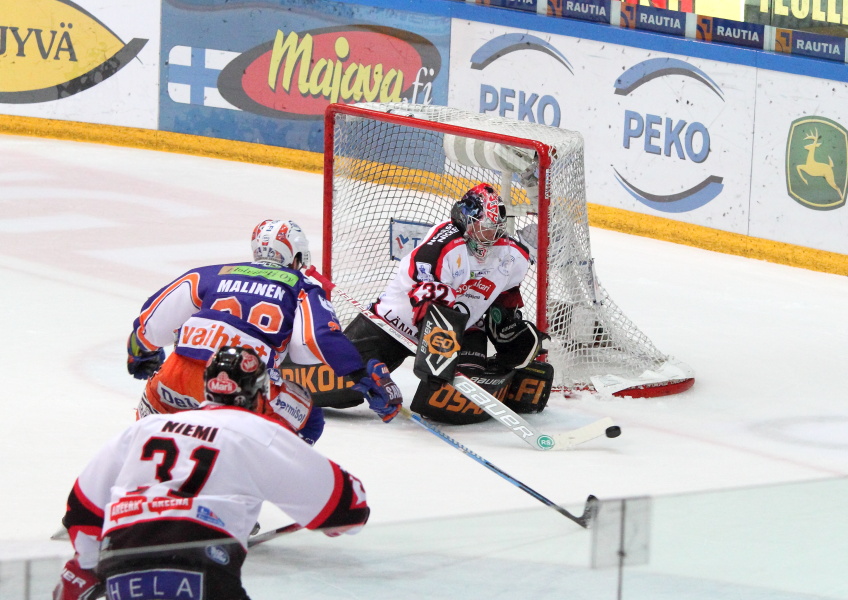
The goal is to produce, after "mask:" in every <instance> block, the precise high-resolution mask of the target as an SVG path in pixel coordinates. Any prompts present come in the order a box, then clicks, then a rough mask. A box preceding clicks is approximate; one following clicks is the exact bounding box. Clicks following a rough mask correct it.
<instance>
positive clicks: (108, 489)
mask: <svg viewBox="0 0 848 600" xmlns="http://www.w3.org/2000/svg"><path fill="white" fill-rule="evenodd" d="M203 379H204V387H205V390H206V398H207V401H206V402H204V404H203V405H201V407H200V409H198V410H190V411H182V412H179V413H176V414H163V415H151V416H149V417H147V418H144V419H141V420H139V421H137V422H136V423H134V424H133V425H132V426H130V427H129V428H128V429H126V430H125V431H124V432H123V433H122V434H120V435H119V436H117V437H116V438H114V439H113V440H112V441H110V442H109V443H108V444H107V445H106V446H105V447H104V448H103V449H102V450H101V451H100V452H98V453H97V455H96V456H95V457H94V458H93V459H92V460H91V462H90V463H89V464H88V466H87V467H86V468H85V469H84V470H83V472H82V474H81V475H80V476H79V478H78V479H77V481H76V483H75V485H74V487H73V490H72V491H71V494H70V496H69V498H68V508H67V512H66V514H65V517H64V519H63V523H64V525H65V527H66V528H67V529H68V531H69V533H70V536H71V540H72V542H73V544H74V548H75V550H76V556H75V558H74V559H72V560H70V561H68V563H67V565H66V567H65V570H64V572H63V573H62V578H61V580H60V583H59V585H58V586H57V588H56V591H55V592H54V600H72V599H78V598H80V599H82V598H94V597H96V596H97V594H99V593H103V586H105V593H106V595H107V598H109V599H110V600H111V599H117V598H120V599H121V600H125V599H126V598H135V597H141V596H139V595H138V594H142V593H147V592H150V590H153V589H154V587H155V589H156V590H157V591H158V595H157V594H152V595H150V596H144V597H145V598H146V597H159V596H162V597H172V596H176V594H174V592H175V591H176V590H178V589H182V590H183V592H184V593H183V595H180V596H179V597H186V598H196V599H199V598H206V599H207V600H209V599H212V598H228V599H246V598H247V595H246V593H245V591H244V589H243V588H242V586H241V566H242V563H243V562H244V559H245V557H246V553H247V540H248V536H249V535H250V532H251V529H252V528H253V525H254V523H255V522H256V518H257V517H258V515H259V511H260V507H261V505H262V502H263V501H268V502H271V503H273V504H275V505H276V506H278V507H279V508H280V509H281V510H283V511H284V512H285V513H287V514H288V515H289V516H290V517H291V518H292V519H293V520H294V521H295V522H297V523H299V524H300V525H302V526H303V527H306V528H307V529H320V530H322V531H324V533H326V534H328V535H331V536H335V535H339V534H340V533H354V532H356V531H358V530H359V529H360V528H361V527H362V526H363V525H364V524H365V522H366V521H367V520H368V515H369V511H370V509H369V507H368V503H367V501H366V495H365V491H364V489H363V487H362V484H361V483H360V481H359V480H358V479H357V478H356V477H354V476H353V475H351V474H349V473H347V472H346V471H344V470H343V469H342V468H341V467H339V466H338V465H337V464H336V463H334V462H332V461H330V460H328V459H327V458H325V457H324V456H322V455H321V454H319V453H318V452H317V451H315V450H314V449H313V448H312V447H311V446H309V445H308V444H304V443H303V442H302V441H301V440H300V439H299V438H298V437H297V436H296V435H295V434H294V433H292V432H290V431H289V430H287V429H285V428H283V427H280V426H279V424H278V423H277V422H276V421H273V420H271V419H269V418H268V417H265V416H263V415H260V414H257V413H256V412H255V411H256V410H257V406H258V404H259V402H260V401H261V400H262V399H263V398H266V397H267V393H268V376H267V372H266V369H265V363H264V361H263V360H261V359H260V357H259V355H258V354H257V353H256V352H255V351H254V350H253V349H252V348H249V347H232V346H225V347H222V348H221V349H219V350H218V351H217V352H216V353H215V354H214V355H213V356H212V358H211V359H210V361H209V363H208V365H207V367H206V370H205V372H204V378H203ZM210 590H214V593H212V592H210ZM133 594H137V595H133ZM168 594H171V595H168Z"/></svg>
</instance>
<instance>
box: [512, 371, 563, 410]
mask: <svg viewBox="0 0 848 600" xmlns="http://www.w3.org/2000/svg"><path fill="white" fill-rule="evenodd" d="M553 385H554V367H553V365H550V364H548V363H543V362H539V361H533V362H531V363H530V364H529V365H527V366H526V367H524V368H523V369H518V370H517V371H516V372H515V376H514V377H513V378H512V382H511V383H510V386H509V391H508V392H507V395H506V398H504V401H503V403H504V404H506V405H507V406H508V407H509V408H511V409H512V410H514V411H515V412H517V413H525V414H527V413H539V412H542V411H543V410H544V409H545V406H547V404H548V398H550V395H551V389H552V388H553Z"/></svg>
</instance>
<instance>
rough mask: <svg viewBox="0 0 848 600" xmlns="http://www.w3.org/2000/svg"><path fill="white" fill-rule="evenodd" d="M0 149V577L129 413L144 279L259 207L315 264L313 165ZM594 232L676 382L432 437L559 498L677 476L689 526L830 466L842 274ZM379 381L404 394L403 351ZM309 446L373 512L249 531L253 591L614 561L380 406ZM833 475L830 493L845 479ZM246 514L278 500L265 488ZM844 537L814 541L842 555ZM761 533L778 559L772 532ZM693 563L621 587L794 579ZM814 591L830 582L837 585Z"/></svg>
mask: <svg viewBox="0 0 848 600" xmlns="http://www.w3.org/2000/svg"><path fill="white" fill-rule="evenodd" d="M0 155H2V156H3V161H2V163H0V207H2V212H0V274H2V294H0V307H2V310H0V331H2V332H3V340H4V343H3V344H2V348H0V365H2V373H3V375H2V382H3V386H2V387H3V394H2V401H0V451H2V456H3V460H2V461H0V481H2V482H3V484H2V485H3V488H2V494H0V559H2V560H3V561H6V562H4V563H3V566H2V570H0V575H3V574H4V573H6V574H8V573H11V572H12V571H14V569H15V563H14V562H13V561H12V559H13V558H22V557H34V556H44V555H54V556H60V557H61V556H67V555H68V554H69V553H70V546H69V545H68V544H67V542H50V541H48V538H49V536H50V535H51V534H52V533H54V531H56V529H57V528H58V527H59V526H60V522H59V519H60V518H61V516H62V514H63V512H64V507H65V500H66V498H67V494H68V492H69V490H70V488H71V486H72V484H73V481H74V479H75V477H76V475H77V473H78V472H79V470H80V469H81V468H82V466H83V465H84V464H85V463H86V461H87V460H88V458H89V457H90V456H91V455H92V454H93V452H94V451H95V450H96V449H97V448H98V447H99V446H100V445H101V444H102V443H104V442H105V441H106V440H107V439H108V438H109V437H111V436H113V435H114V434H116V433H117V432H118V431H119V430H121V429H122V428H123V427H125V426H126V425H128V424H129V423H130V422H131V421H132V420H133V418H134V415H133V410H134V408H135V405H136V403H137V400H138V397H139V394H140V392H141V387H142V384H141V382H138V381H136V380H134V379H132V378H131V377H130V376H129V375H127V373H126V370H125V343H126V338H127V335H128V334H129V331H130V327H131V325H132V321H133V319H134V317H135V316H136V315H137V311H138V309H139V308H140V307H141V304H142V303H143V301H144V300H145V299H146V298H147V297H148V296H149V295H150V294H152V293H153V292H154V291H156V290H157V289H158V288H159V287H161V286H162V285H163V284H165V283H167V282H168V281H170V280H171V279H172V278H174V277H176V276H177V275H179V274H181V273H182V272H184V271H186V270H188V269H190V268H193V267H196V266H199V265H203V264H213V263H217V262H224V261H228V260H247V259H248V257H249V241H248V240H249V234H250V231H251V230H252V228H253V226H254V225H255V224H256V223H258V222H259V221H261V220H262V219H265V218H284V219H293V220H295V221H297V222H298V223H299V224H300V225H301V226H302V227H303V228H304V230H305V231H306V233H307V235H308V236H309V238H310V241H311V249H312V252H313V261H314V262H315V264H317V265H320V264H321V263H320V260H321V235H322V232H321V177H320V176H318V175H314V174H307V173H301V172H296V171H288V170H284V169H278V168H272V167H265V166H257V165H249V164H242V163H237V162H228V161H221V160H213V159H204V158H198V157H190V156H182V155H177V154H168V153H158V152H150V151H143V150H135V149H127V148H120V147H112V146H104V145H96V144H83V143H75V142H65V141H57V140H43V139H35V138H24V137H14V136H0ZM588 192H589V198H590V200H591V196H592V194H591V190H588ZM774 201H775V202H780V201H782V199H780V198H776V199H774ZM786 201H787V202H789V199H786ZM826 216H827V215H826V214H824V213H823V214H822V217H823V218H824V217H826ZM592 244H593V255H594V257H595V261H596V265H597V270H598V276H599V278H600V280H601V281H602V282H603V284H604V286H605V287H606V289H607V290H608V292H609V293H610V296H611V297H612V298H613V299H614V300H615V302H616V303H617V304H618V305H619V306H620V307H621V308H622V309H623V310H624V312H625V314H626V315H627V316H628V317H629V318H630V319H631V320H633V321H634V322H635V323H636V324H637V325H638V326H639V328H640V329H641V330H642V331H644V332H645V333H646V334H647V335H648V336H649V337H650V338H651V340H652V341H653V342H654V343H655V344H656V346H657V347H658V348H659V349H660V350H662V351H663V352H666V353H668V354H672V355H674V356H676V357H678V358H680V359H681V360H683V361H685V362H686V363H688V364H689V365H691V366H692V367H693V368H694V369H695V371H696V377H697V381H696V384H695V386H694V388H692V389H691V390H690V391H688V392H686V393H684V394H681V395H678V396H671V397H666V398H658V399H640V400H633V399H612V398H602V397H597V396H591V395H588V394H583V395H580V396H578V397H577V398H572V399H565V398H562V397H554V398H552V399H551V401H550V403H549V408H548V409H547V410H545V411H544V412H543V413H541V414H540V415H533V416H530V417H529V420H532V422H534V423H535V424H537V425H538V426H539V427H540V428H541V429H543V430H545V431H546V432H547V431H550V432H557V431H561V430H564V429H569V428H573V427H577V426H579V425H583V424H586V423H588V422H590V421H592V420H594V419H596V418H599V417H601V416H611V417H612V418H613V419H614V420H615V421H616V423H617V424H619V425H620V426H621V428H622V431H623V433H622V435H621V436H620V437H618V438H616V439H598V440H595V441H592V442H590V443H587V444H585V445H584V446H582V447H580V448H578V449H576V450H573V451H569V452H549V453H544V452H536V451H533V450H532V449H530V448H529V447H528V446H526V445H525V444H524V443H522V442H521V441H520V440H518V439H517V438H516V437H514V436H512V435H511V434H510V433H508V432H507V431H506V430H505V429H503V428H501V427H499V426H498V425H496V424H494V423H484V424H480V425H474V426H466V427H445V428H444V429H445V430H446V431H447V432H448V433H449V434H450V435H451V436H453V437H455V438H456V439H457V440H459V441H460V442H462V443H463V444H465V445H466V446H468V447H470V448H471V449H472V450H474V451H475V452H477V453H478V454H481V455H482V456H483V457H485V458H486V459H488V460H489V461H491V462H492V463H494V464H495V465H497V466H498V467H500V468H501V469H503V470H505V471H506V472H508V473H509V474H510V475H512V476H514V477H516V478H517V479H519V480H521V481H523V482H524V483H525V484H527V485H529V486H530V487H532V488H534V489H535V490H537V491H538V492H540V493H541V494H543V495H544V496H546V497H548V498H550V499H552V500H553V501H555V502H557V503H559V504H561V505H563V506H566V507H569V508H570V509H571V508H573V509H574V510H575V511H577V512H579V511H580V510H582V503H583V502H584V501H585V499H586V497H587V495H589V494H595V495H596V496H598V497H599V498H601V499H616V498H626V497H633V496H654V497H657V498H660V499H661V498H668V497H670V496H673V495H680V494H684V495H683V496H677V498H678V499H681V498H682V500H680V501H681V502H683V500H686V499H687V498H691V499H692V500H691V501H688V502H683V504H681V505H680V506H681V508H680V510H679V515H680V519H681V524H680V525H679V526H678V529H680V528H681V527H683V524H682V523H685V522H686V521H691V522H697V523H698V524H699V525H698V527H697V531H698V532H699V535H701V536H710V535H715V536H718V537H720V533H721V532H722V531H723V529H722V527H724V524H723V523H721V522H718V523H714V524H712V523H711V524H709V525H710V526H705V525H704V523H703V521H702V520H701V519H702V517H700V516H699V512H698V511H699V509H700V508H701V506H700V505H699V503H698V502H697V501H696V500H695V499H697V498H701V499H703V498H710V497H712V496H710V495H709V494H706V495H699V494H692V493H695V492H709V493H711V494H715V493H718V492H720V491H722V490H733V489H737V488H743V487H752V488H754V491H756V488H757V487H761V486H767V485H771V484H777V483H792V482H814V481H818V480H827V479H832V478H840V477H842V478H844V477H845V476H846V474H848V402H846V400H845V390H846V389H848V370H846V367H845V360H846V355H848V352H846V351H848V319H846V308H848V279H846V278H845V277H841V276H836V275H829V274H824V273H817V272H812V271H806V270H802V269H796V268H791V267H786V266H782V265H775V264H770V263H765V262H761V261H755V260H749V259H744V258H740V257H735V256H728V255H723V254H719V253H714V252H708V251H704V250H699V249H695V248H689V247H685V246H677V245H674V244H669V243H665V242H660V241H656V240H651V239H646V238H639V237H633V236H628V235H624V234H620V233H616V232H610V231H604V230H599V229H592ZM364 268H367V265H364ZM396 379H397V380H398V381H399V383H400V385H401V387H402V389H403V391H404V393H405V394H406V395H407V397H410V398H411V396H412V393H413V390H414V388H415V385H416V379H415V377H414V376H413V375H412V372H411V366H409V365H405V366H404V367H402V368H401V370H400V371H398V373H397V376H396ZM317 448H318V449H319V450H320V451H322V452H323V453H325V454H326V455H327V456H329V457H331V458H333V459H334V460H336V461H337V462H339V463H340V464H342V465H343V466H345V467H346V468H347V469H349V470H350V471H351V472H353V473H354V474H356V475H357V476H359V477H360V478H361V479H362V481H363V482H364V484H365V487H366V489H367V491H368V496H369V502H370V504H371V506H372V507H373V513H372V519H371V522H370V524H369V527H367V528H366V529H365V531H363V532H362V533H361V534H360V535H358V536H347V537H344V538H341V539H327V538H324V536H321V535H320V534H313V533H309V532H301V533H297V534H294V535H292V536H289V537H286V538H282V539H280V540H277V541H274V542H270V543H268V544H266V545H264V546H260V547H258V548H257V549H256V550H255V551H254V552H253V553H252V555H251V558H250V559H249V560H248V563H247V567H246V573H247V577H248V583H247V586H248V590H249V591H250V592H251V593H252V595H253V596H254V598H255V599H261V598H276V597H281V595H282V594H283V593H286V594H288V593H290V592H292V591H293V590H299V591H301V592H302V593H301V594H300V596H301V597H309V598H325V597H326V598H330V597H333V598H389V597H393V598H394V597H397V598H400V597H404V598H415V597H420V598H428V597H433V598H436V597H441V598H444V597H451V596H453V597H462V598H498V597H504V598H506V597H508V598H511V599H516V598H525V597H526V598H529V597H538V596H541V595H546V594H547V595H548V596H549V597H566V594H567V593H568V594H569V595H568V596H567V597H570V598H581V597H587V598H588V597H591V598H613V597H615V593H616V585H617V575H616V573H615V572H614V571H609V570H601V571H587V570H586V568H585V567H586V565H587V564H588V563H587V562H586V561H587V557H588V555H589V546H590V542H591V540H590V534H589V533H588V532H585V531H583V530H581V529H580V528H578V527H577V526H575V525H574V524H573V523H571V522H570V521H568V520H566V519H564V518H563V517H562V516H560V515H558V514H556V513H555V512H554V511H551V510H550V509H548V508H546V507H544V506H543V505H542V504H540V503H539V502H538V501H537V500H535V499H534V498H532V497H531V496H530V495H528V494H526V493H524V492H522V491H521V490H519V489H518V488H517V487H515V486H512V485H510V484H509V483H507V482H506V481H505V480H503V479H501V478H499V477H497V476H496V475H494V474H493V473H491V472H490V471H488V470H486V469H485V468H483V467H481V466H480V465H479V464H477V463H475V462H474V461H472V460H470V459H469V458H468V457H466V456H464V455H462V454H461V453H460V452H458V451H456V450H455V449H453V448H452V447H450V446H449V445H448V444H445V443H442V442H440V441H439V440H438V439H437V438H435V437H434V436H432V435H428V434H427V433H426V432H424V431H421V430H420V429H419V428H418V427H417V426H415V425H414V424H412V423H409V422H406V421H403V420H401V419H397V420H396V421H395V422H393V423H390V424H388V425H386V424H383V423H382V422H380V421H379V420H377V419H376V418H375V416H374V415H373V414H372V413H370V411H368V410H367V409H365V408H363V407H358V408H355V409H349V410H346V411H328V415H327V428H326V431H325V433H324V436H323V437H322V438H321V440H320V441H319V442H318V445H317ZM809 485H810V486H814V485H817V484H814V483H811V484H809ZM763 489H772V488H768V487H767V488H763ZM840 490H841V491H840ZM832 493H836V494H837V496H838V494H839V493H841V494H842V496H838V497H840V498H841V499H842V501H843V502H842V504H841V505H842V506H844V505H845V502H844V500H845V499H846V495H845V486H844V485H843V486H842V487H841V488H837V491H836V492H832ZM748 497H749V498H751V499H752V500H751V501H752V502H754V503H755V505H756V506H757V507H758V508H759V512H758V513H757V514H759V515H761V516H763V517H764V518H766V519H772V520H773V521H774V522H775V523H778V522H781V520H783V519H784V518H785V514H784V513H783V512H782V511H780V510H779V509H778V508H774V509H772V508H771V506H772V505H774V506H776V507H777V506H779V504H775V503H773V502H771V501H770V500H769V498H772V499H773V498H779V497H782V493H781V492H775V493H774V496H769V495H767V494H766V495H762V494H753V495H752V496H748ZM668 501H672V500H668ZM656 506H657V507H659V506H660V500H659V499H658V500H657V504H656ZM771 510H774V512H773V513H770V512H769V511H771ZM809 510H810V511H812V513H813V515H814V516H815V515H816V514H817V513H816V507H815V505H811V506H810V509H809ZM827 514H829V513H822V517H821V518H825V516H826V515H827ZM261 521H262V524H263V526H264V527H265V528H271V527H276V526H279V525H283V524H285V523H286V522H287V520H286V518H285V516H284V515H282V514H280V513H279V511H276V509H268V510H266V511H265V513H263V518H262V520H261ZM844 522H845V519H844V518H843V519H842V523H843V524H844ZM843 527H844V525H843ZM672 529H673V528H672ZM803 534H804V532H803V531H796V532H794V533H792V532H790V534H789V535H790V538H789V539H790V540H791V539H793V538H792V537H791V536H793V535H794V536H796V537H797V538H801V537H803ZM657 535H658V536H659V535H660V534H659V532H658V533H657ZM845 537H848V536H843V537H842V538H841V539H842V540H843V541H842V542H841V544H840V542H839V538H837V537H836V536H834V537H833V539H830V540H829V541H827V543H829V544H831V545H832V546H833V548H832V553H831V554H833V555H834V556H836V557H840V556H841V563H839V564H842V565H843V566H844V565H845V564H848V549H847V548H846V546H845V542H844V540H845ZM702 540H703V538H701V540H700V541H702ZM692 543H693V544H697V543H699V540H698V539H695V540H692ZM692 547H693V548H694V547H696V546H694V545H693V546H692ZM758 551H760V552H763V551H765V552H767V553H772V554H770V555H769V554H767V555H766V556H767V557H769V559H770V560H771V562H772V563H775V564H785V565H791V564H792V561H791V560H790V558H789V557H790V555H791V551H792V547H791V544H790V545H789V546H788V547H787V546H780V545H779V544H772V545H769V546H768V547H766V548H762V547H761V548H758ZM686 552H688V551H687V550H686V549H685V548H681V556H683V555H685V553H686ZM693 556H695V555H693ZM693 560H698V561H700V560H702V559H700V558H693ZM10 561H11V562H10ZM54 562H55V561H54ZM60 563H61V561H59V564H60ZM682 563H683V564H685V563H686V561H682ZM835 564H836V563H835ZM711 566H712V565H711ZM689 567H690V569H689V571H686V569H682V570H681V571H679V574H678V573H672V572H670V571H669V572H666V573H665V574H664V575H663V574H662V573H656V572H641V571H639V570H637V571H635V572H634V575H633V577H635V578H636V579H628V580H627V583H628V584H629V587H626V588H625V589H630V590H637V589H640V588H639V587H638V586H637V585H636V584H635V583H634V582H636V581H637V580H638V581H639V582H640V585H642V586H643V588H641V589H648V590H651V593H652V594H654V596H653V597H655V598H662V597H665V595H664V594H668V597H672V596H673V595H675V594H677V595H676V597H682V596H681V595H680V594H679V592H680V590H681V589H690V590H692V593H691V594H690V596H691V597H700V596H698V595H697V593H696V592H695V590H696V589H701V588H699V587H698V586H697V585H693V583H692V582H693V579H691V578H693V577H694V578H696V579H698V580H699V581H700V584H699V585H701V586H702V588H703V590H704V592H703V597H709V596H710V595H712V597H717V596H719V595H724V596H725V597H739V598H760V597H763V598H765V597H769V598H776V599H778V600H784V598H789V597H792V598H802V597H804V595H803V594H801V595H798V591H797V590H794V589H793V587H792V586H791V585H785V586H782V587H781V586H778V585H776V584H775V585H774V586H772V587H773V588H774V589H770V590H768V588H769V587H770V585H771V583H770V582H771V581H772V579H771V578H769V577H766V576H763V577H762V578H759V579H758V578H754V579H753V580H747V581H746V580H744V578H736V579H733V580H732V581H731V583H728V582H727V581H722V580H721V579H720V578H717V576H716V575H715V573H714V571H720V570H722V568H721V567H720V566H715V569H713V570H710V571H709V572H705V573H703V574H701V576H697V575H695V573H697V567H698V565H697V564H696V565H689ZM53 568H54V567H52V566H51V569H53ZM636 569H640V568H636ZM10 570H11V571H10ZM9 577H11V578H12V579H14V577H13V576H11V575H10V576H9ZM9 577H6V578H5V580H6V581H7V582H8V581H9ZM2 579H3V578H2V577H0V580H2ZM681 582H682V583H681ZM681 585H682V586H683V587H682V588H681V587H680V586H681ZM728 585H732V586H736V587H732V590H730V588H727V587H726V586H728ZM645 586H647V587H645ZM739 586H742V587H739ZM763 588H765V589H767V590H768V591H767V592H764V591H763ZM48 589H49V588H48ZM833 589H837V591H835V592H833V591H829V590H833ZM578 590H582V591H580V592H578ZM729 590H730V591H729ZM778 590H783V591H778ZM584 592H585V595H583V594H584ZM731 592H732V593H731ZM818 592H820V593H821V595H822V596H825V597H833V598H837V597H843V598H844V597H848V591H846V590H845V587H844V586H843V587H842V588H833V587H831V588H826V589H824V590H818ZM634 593H635V592H634ZM699 593H700V592H699ZM734 594H736V595H734ZM793 594H794V595H793ZM0 595H3V597H4V598H6V595H5V593H4V594H0ZM9 597H10V598H12V597H13V596H9ZM33 597H37V595H34V596H33ZM625 597H636V596H634V595H631V596H627V595H625ZM646 597H647V596H646Z"/></svg>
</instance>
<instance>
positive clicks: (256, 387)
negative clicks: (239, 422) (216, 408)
mask: <svg viewBox="0 0 848 600" xmlns="http://www.w3.org/2000/svg"><path fill="white" fill-rule="evenodd" d="M203 389H204V393H205V397H206V400H207V401H209V402H215V403H217V404H226V405H229V406H239V407H241V408H246V409H247V410H255V409H256V406H257V401H258V399H257V395H258V394H261V395H262V396H264V397H266V398H267V397H268V373H267V371H266V370H265V362H264V361H263V360H262V359H260V358H259V355H258V354H257V353H256V351H255V350H254V349H253V348H249V347H247V346H221V348H219V349H218V351H217V352H215V354H213V355H212V358H210V359H209V362H207V363H206V371H204V373H203Z"/></svg>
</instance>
